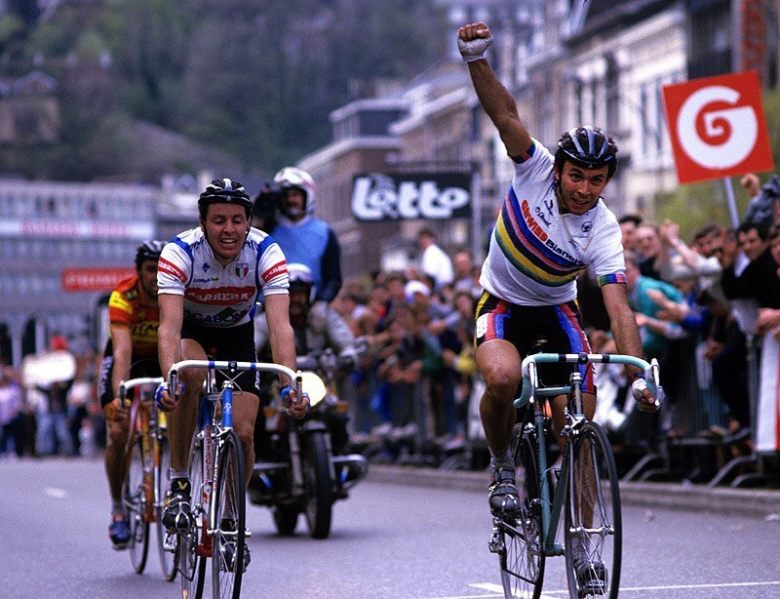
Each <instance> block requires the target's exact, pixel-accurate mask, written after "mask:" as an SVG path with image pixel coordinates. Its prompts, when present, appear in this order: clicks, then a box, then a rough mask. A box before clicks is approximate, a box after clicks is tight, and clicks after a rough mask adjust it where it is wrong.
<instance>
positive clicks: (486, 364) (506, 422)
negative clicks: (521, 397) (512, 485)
mask: <svg viewBox="0 0 780 599" xmlns="http://www.w3.org/2000/svg"><path fill="white" fill-rule="evenodd" d="M476 360H477V366H478V368H479V371H480V372H481V373H482V378H483V379H484V380H485V392H484V393H483V394H482V399H481V400H480V402H479V414H480V417H481V418H482V426H483V427H484V429H485V438H486V439H487V444H488V447H489V448H490V452H491V453H492V455H493V456H495V457H499V458H500V457H502V456H506V455H507V452H508V450H509V440H510V437H511V435H512V427H513V426H514V424H515V408H514V405H513V404H512V402H513V400H514V399H515V396H516V394H517V389H518V385H519V384H520V366H521V360H520V354H519V353H518V352H517V349H516V348H515V346H514V345H512V344H511V343H509V342H508V341H504V340H503V339H492V340H490V341H486V342H485V343H483V344H482V345H480V346H479V347H478V348H477V353H476Z"/></svg>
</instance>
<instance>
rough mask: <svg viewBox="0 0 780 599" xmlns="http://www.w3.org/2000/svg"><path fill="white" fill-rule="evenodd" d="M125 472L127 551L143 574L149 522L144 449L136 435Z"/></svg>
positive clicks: (123, 488) (123, 501) (147, 547)
mask: <svg viewBox="0 0 780 599" xmlns="http://www.w3.org/2000/svg"><path fill="white" fill-rule="evenodd" d="M129 453H130V455H129V456H128V460H127V472H126V473H125V480H124V481H123V483H122V505H123V506H124V509H125V514H126V515H127V521H128V524H129V527H130V541H129V542H128V550H129V551H128V552H129V554H130V563H131V564H132V565H133V570H134V571H135V573H136V574H143V571H144V569H145V568H146V560H147V557H148V555H149V522H148V521H147V520H146V518H145V517H144V516H145V513H146V495H145V493H144V459H145V456H144V450H143V444H142V442H141V438H140V437H138V436H136V437H135V438H134V439H133V440H132V445H131V446H130V448H129Z"/></svg>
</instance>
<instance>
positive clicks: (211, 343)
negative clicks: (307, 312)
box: [157, 179, 308, 565]
mask: <svg viewBox="0 0 780 599" xmlns="http://www.w3.org/2000/svg"><path fill="white" fill-rule="evenodd" d="M198 209H199V213H200V226H199V227H198V228H195V229H192V230H190V231H185V232H183V233H181V234H179V235H177V236H176V237H175V238H174V239H173V241H171V242H169V243H168V244H166V245H165V247H164V248H163V251H162V254H161V256H160V261H159V264H158V271H157V272H158V279H157V280H158V283H157V284H158V288H159V294H158V303H159V307H160V327H159V332H158V347H159V358H160V368H161V370H162V372H163V373H164V374H165V373H167V372H168V371H169V370H170V368H171V366H172V365H173V364H174V363H175V362H178V361H180V360H205V359H207V357H209V358H212V359H215V360H236V361H247V362H252V361H255V350H254V338H253V337H254V325H253V322H252V320H253V317H254V313H255V305H256V302H257V300H258V298H259V296H260V295H262V296H263V298H264V303H265V318H266V319H267V320H268V328H269V330H270V341H271V351H272V355H273V359H274V361H275V362H276V363H278V364H282V365H284V366H287V367H288V368H291V369H295V342H294V338H293V331H292V327H291V326H290V319H289V308H288V306H289V294H288V287H289V284H288V277H287V262H286V260H285V256H284V254H283V253H282V250H281V249H280V248H279V246H278V244H276V242H274V240H273V239H272V238H271V237H270V236H269V235H267V234H266V233H264V232H262V231H260V230H258V229H254V228H251V227H250V218H251V210H252V200H251V199H250V197H249V196H248V195H247V193H246V191H245V190H244V188H243V187H242V186H241V184H240V183H238V182H236V181H231V180H230V179H218V180H215V181H213V182H212V184H211V185H209V186H208V187H207V188H206V190H205V191H204V192H203V193H202V194H201V195H200V198H199V200H198ZM204 376H205V373H204V372H203V371H201V370H200V369H191V370H185V371H183V372H182V373H181V378H182V382H183V384H184V389H183V391H181V392H180V391H179V390H175V391H176V392H175V393H171V391H173V390H169V389H167V385H165V384H164V385H161V387H160V389H159V390H158V393H157V403H158V405H159V406H160V408H161V409H164V410H175V411H173V412H172V413H171V414H170V416H169V418H168V436H169V438H170V443H171V490H170V492H169V494H168V497H167V499H166V506H165V511H164V513H163V524H165V526H166V527H167V528H169V529H186V528H187V527H188V526H189V520H190V514H189V498H190V494H191V489H190V483H189V480H188V464H187V460H188V449H189V445H190V440H191V438H192V435H193V432H194V429H195V420H196V416H197V405H198V398H199V395H200V391H201V388H202V382H203V379H204ZM236 382H237V384H238V386H239V388H240V390H241V392H240V394H238V395H237V396H236V401H235V402H234V404H233V422H234V428H235V430H236V433H237V434H238V436H239V438H240V439H241V444H242V446H243V450H244V456H245V463H246V468H247V480H249V475H250V474H251V471H252V468H253V465H254V447H253V437H254V424H255V418H256V415H257V410H258V406H259V397H258V394H259V391H258V389H257V376H256V375H254V376H253V375H251V373H249V372H244V373H242V374H241V375H240V376H239V377H238V378H237V379H236ZM284 382H285V383H286V382H287V381H284ZM281 393H282V396H283V397H284V398H285V399H287V400H288V401H289V402H290V411H291V413H292V414H293V416H296V417H298V418H301V417H303V416H304V415H305V413H306V410H307V407H308V398H307V397H306V396H305V395H304V397H303V398H301V401H296V399H297V398H296V397H295V391H294V390H292V389H290V387H289V385H287V386H285V387H283V389H282V392H281ZM244 559H245V565H246V563H248V556H245V558H244Z"/></svg>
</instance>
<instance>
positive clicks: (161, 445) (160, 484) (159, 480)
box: [154, 432, 176, 582]
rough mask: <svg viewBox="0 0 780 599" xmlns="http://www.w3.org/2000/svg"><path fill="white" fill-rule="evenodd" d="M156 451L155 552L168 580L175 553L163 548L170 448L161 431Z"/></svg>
mask: <svg viewBox="0 0 780 599" xmlns="http://www.w3.org/2000/svg"><path fill="white" fill-rule="evenodd" d="M157 451H158V452H159V456H160V463H159V464H158V465H157V466H156V468H157V472H155V477H154V478H155V481H156V485H157V488H156V489H155V500H156V502H157V504H156V505H155V506H154V508H155V510H154V511H155V528H157V553H158V554H159V556H160V568H161V569H162V574H163V578H165V580H167V581H168V582H170V581H172V580H173V579H174V578H176V555H175V553H174V552H173V551H169V550H167V549H166V548H165V538H166V534H167V533H166V531H165V526H163V523H162V501H163V498H164V497H165V492H166V489H167V488H168V471H169V470H170V467H171V449H170V447H169V446H168V437H167V436H165V433H164V432H163V433H162V434H161V435H160V437H159V438H158V439H157ZM174 542H175V541H174Z"/></svg>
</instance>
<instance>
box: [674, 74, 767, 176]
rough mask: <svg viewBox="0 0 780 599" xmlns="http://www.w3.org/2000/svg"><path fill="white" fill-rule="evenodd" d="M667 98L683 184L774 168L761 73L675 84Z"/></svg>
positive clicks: (676, 156)
mask: <svg viewBox="0 0 780 599" xmlns="http://www.w3.org/2000/svg"><path fill="white" fill-rule="evenodd" d="M663 94H664V105H665V108H666V122H667V125H668V127H669V134H670V136H671V141H672V150H673V151H674V162H675V165H676V167H677V178H678V179H679V181H680V183H681V184H682V183H695V182H697V181H707V180H710V179H718V178H723V177H732V176H736V175H744V174H745V173H749V172H764V171H771V170H773V169H774V163H773V160H772V148H771V146H770V143H769V135H768V133H767V128H766V120H765V118H764V109H763V106H762V103H761V84H760V82H759V79H758V73H756V72H755V71H746V72H744V73H731V74H729V75H720V76H717V77H705V78H702V79H694V80H692V81H686V82H683V83H674V84H672V85H665V86H664V88H663Z"/></svg>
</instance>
